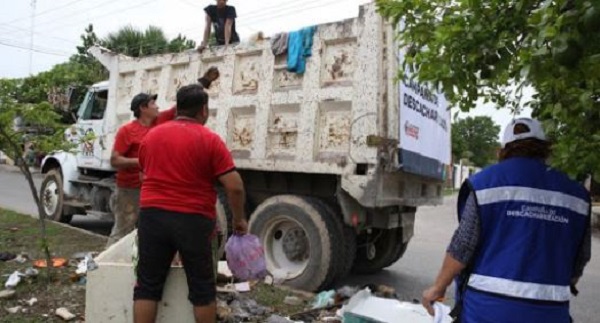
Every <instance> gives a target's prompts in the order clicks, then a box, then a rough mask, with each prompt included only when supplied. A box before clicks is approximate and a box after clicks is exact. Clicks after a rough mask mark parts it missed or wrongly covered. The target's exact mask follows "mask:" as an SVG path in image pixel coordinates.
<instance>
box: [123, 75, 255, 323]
mask: <svg viewBox="0 0 600 323" xmlns="http://www.w3.org/2000/svg"><path fill="white" fill-rule="evenodd" d="M208 116H209V114H208V95H207V94H206V93H205V92H204V90H203V89H202V87H201V86H200V85H198V84H194V85H188V86H185V87H183V88H181V89H180V90H179V91H178V92H177V118H176V119H175V121H173V122H167V123H165V124H163V125H160V126H158V127H156V128H154V129H152V130H151V131H150V132H149V133H148V135H147V136H146V137H145V138H144V140H143V141H142V144H141V146H140V152H139V158H140V165H141V167H142V172H143V174H144V181H143V184H142V191H141V200H140V205H141V211H140V220H139V226H138V250H139V260H138V264H137V268H136V272H137V284H136V286H135V289H134V321H135V322H136V323H146V322H148V323H150V322H154V321H155V319H156V314H157V302H158V301H160V300H161V298H162V293H163V288H164V284H165V280H166V278H167V274H168V272H169V269H170V265H171V260H172V259H173V257H174V256H175V254H176V253H177V252H179V254H180V256H181V260H182V262H183V268H184V270H185V273H186V276H187V282H188V288H189V294H188V298H189V300H190V302H191V303H192V304H193V305H194V317H195V319H196V322H203V323H210V322H215V320H216V304H215V298H216V286H215V278H214V272H213V264H212V262H213V260H212V256H211V239H212V236H213V235H214V228H215V217H216V208H215V204H216V199H217V195H216V191H215V187H214V185H215V183H216V182H220V183H221V184H222V185H223V187H224V189H225V192H226V193H227V196H228V198H229V204H230V206H231V211H232V213H233V228H234V231H235V232H236V233H238V234H245V233H246V232H247V230H248V224H247V222H246V219H245V216H244V199H245V192H244V185H243V182H242V179H241V177H240V175H239V173H238V172H237V171H236V169H235V164H234V162H233V158H232V156H231V153H230V152H229V150H228V149H227V147H226V146H225V143H224V142H223V141H222V140H221V138H220V137H219V136H218V135H217V134H216V133H214V132H212V131H211V130H209V129H208V128H206V127H204V124H205V123H206V121H207V119H208Z"/></svg>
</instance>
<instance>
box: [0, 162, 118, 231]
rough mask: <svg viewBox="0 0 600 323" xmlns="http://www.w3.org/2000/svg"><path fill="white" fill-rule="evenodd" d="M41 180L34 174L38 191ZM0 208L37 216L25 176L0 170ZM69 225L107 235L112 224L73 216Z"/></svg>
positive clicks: (91, 218) (38, 175) (5, 169)
mask: <svg viewBox="0 0 600 323" xmlns="http://www.w3.org/2000/svg"><path fill="white" fill-rule="evenodd" d="M42 180H43V177H42V175H40V174H34V182H35V185H36V188H37V190H38V191H39V189H40V185H41V184H42ZM0 206H1V207H4V208H8V209H10V210H13V211H17V212H20V213H24V214H31V215H36V214H37V210H36V207H35V203H34V202H33V197H32V195H31V190H30V189H29V185H28V184H27V181H26V180H25V176H23V175H22V174H21V173H17V172H13V171H7V168H5V167H1V168H0ZM71 225H73V226H75V227H78V228H81V229H85V230H89V231H92V232H95V233H98V234H102V235H108V234H109V233H110V230H111V228H112V222H107V221H102V220H99V219H98V218H94V217H89V216H75V217H73V221H72V222H71Z"/></svg>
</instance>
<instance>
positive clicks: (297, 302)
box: [283, 296, 304, 306]
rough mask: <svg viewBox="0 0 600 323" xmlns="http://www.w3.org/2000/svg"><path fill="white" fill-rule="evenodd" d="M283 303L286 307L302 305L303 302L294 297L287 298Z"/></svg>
mask: <svg viewBox="0 0 600 323" xmlns="http://www.w3.org/2000/svg"><path fill="white" fill-rule="evenodd" d="M283 302H284V303H285V304H287V305H291V306H298V305H302V304H304V301H303V300H301V299H300V298H298V297H296V296H287V297H286V298H285V299H284V300H283Z"/></svg>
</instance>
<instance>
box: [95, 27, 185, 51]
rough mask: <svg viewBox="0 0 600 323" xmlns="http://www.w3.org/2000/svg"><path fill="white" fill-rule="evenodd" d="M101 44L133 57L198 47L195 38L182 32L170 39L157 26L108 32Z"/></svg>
mask: <svg viewBox="0 0 600 323" xmlns="http://www.w3.org/2000/svg"><path fill="white" fill-rule="evenodd" d="M100 44H101V45H102V46H104V47H106V48H108V49H110V50H112V51H114V52H117V53H121V54H124V55H127V56H131V57H141V56H148V55H156V54H164V53H170V52H182V51H184V50H187V49H191V48H194V47H196V43H195V42H194V41H193V40H189V39H187V38H186V37H185V36H182V35H181V34H179V35H178V36H177V37H176V38H174V39H173V40H170V41H169V40H168V39H167V37H166V36H165V34H164V32H163V31H162V29H160V28H159V27H155V26H149V27H148V28H147V29H146V30H145V31H141V30H138V29H136V28H134V27H132V26H126V27H123V28H121V29H119V30H118V31H116V32H114V33H110V34H108V36H106V37H105V38H104V39H102V40H101V41H100Z"/></svg>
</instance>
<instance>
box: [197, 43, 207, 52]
mask: <svg viewBox="0 0 600 323" xmlns="http://www.w3.org/2000/svg"><path fill="white" fill-rule="evenodd" d="M206 47H207V46H206V44H205V43H202V44H200V46H198V48H196V50H197V51H198V53H202V52H203V51H204V50H205V49H206Z"/></svg>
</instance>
